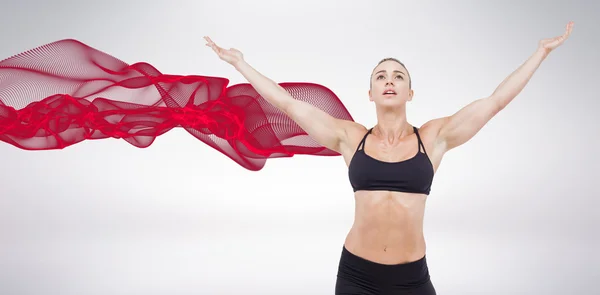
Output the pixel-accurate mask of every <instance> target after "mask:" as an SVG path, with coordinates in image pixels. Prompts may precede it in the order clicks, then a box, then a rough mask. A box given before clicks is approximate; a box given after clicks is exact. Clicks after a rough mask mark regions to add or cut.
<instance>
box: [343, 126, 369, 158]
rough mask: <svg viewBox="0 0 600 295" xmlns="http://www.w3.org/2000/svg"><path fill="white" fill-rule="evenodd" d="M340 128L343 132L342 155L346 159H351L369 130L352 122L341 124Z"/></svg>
mask: <svg viewBox="0 0 600 295" xmlns="http://www.w3.org/2000/svg"><path fill="white" fill-rule="evenodd" d="M340 127H341V130H342V136H341V138H340V153H341V154H342V155H344V157H351V156H352V155H353V154H354V151H355V150H356V148H357V147H358V144H359V143H360V141H361V140H362V139H363V137H364V136H365V134H367V132H368V131H369V129H368V128H367V127H365V126H364V125H362V124H360V123H357V122H355V121H350V120H343V121H342V122H340Z"/></svg>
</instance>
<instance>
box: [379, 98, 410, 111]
mask: <svg viewBox="0 0 600 295" xmlns="http://www.w3.org/2000/svg"><path fill="white" fill-rule="evenodd" d="M404 103H405V101H404V100H403V99H401V98H399V97H382V98H380V99H379V100H378V101H377V104H378V105H379V106H381V107H386V108H388V107H399V106H401V105H403V104H404Z"/></svg>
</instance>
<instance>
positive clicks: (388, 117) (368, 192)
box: [205, 22, 573, 295]
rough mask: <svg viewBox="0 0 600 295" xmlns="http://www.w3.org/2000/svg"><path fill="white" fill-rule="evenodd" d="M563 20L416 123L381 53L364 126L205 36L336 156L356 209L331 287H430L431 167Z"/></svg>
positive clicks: (487, 110) (481, 119)
mask: <svg viewBox="0 0 600 295" xmlns="http://www.w3.org/2000/svg"><path fill="white" fill-rule="evenodd" d="M572 27H573V23H572V22H569V24H568V25H567V28H566V31H565V33H564V34H563V35H562V36H559V37H556V38H550V39H543V40H541V41H540V42H539V46H538V48H537V50H536V51H535V52H534V54H533V55H532V56H531V57H530V58H529V59H528V60H527V61H526V62H525V63H524V64H522V65H521V66H520V67H519V68H518V69H517V70H516V71H515V72H513V73H512V74H511V75H510V76H509V77H508V78H506V79H505V80H504V81H503V82H502V83H501V84H500V85H499V86H498V88H497V89H496V90H495V91H494V92H493V93H492V94H491V95H490V96H489V97H486V98H481V99H478V100H476V101H474V102H472V103H470V104H469V105H467V106H466V107H464V108H462V109H461V110H459V111H458V112H456V113H455V114H453V115H452V116H449V117H444V118H437V119H433V120H430V121H428V122H426V123H425V124H423V125H422V126H420V127H418V128H417V127H415V126H413V125H411V124H410V123H409V122H408V120H407V118H406V104H407V102H409V101H411V100H412V98H413V90H412V89H411V80H410V75H409V73H408V70H407V69H406V67H404V65H403V64H402V63H401V62H399V61H398V60H396V59H392V58H387V59H384V60H382V61H381V62H380V63H379V64H378V65H377V66H376V67H375V69H374V70H373V73H372V75H371V89H370V90H369V100H370V101H372V102H373V103H374V104H375V106H376V115H377V124H376V125H375V126H374V127H373V128H369V129H367V128H366V127H364V126H363V125H361V124H359V123H356V122H353V121H347V120H340V119H335V118H333V117H332V116H330V115H328V114H326V113H325V112H323V111H321V110H320V109H318V108H316V107H314V106H313V105H311V104H308V103H306V102H302V101H299V100H295V99H294V98H292V96H290V94H289V93H287V92H286V91H285V90H284V89H283V88H282V87H280V86H279V85H278V84H277V83H275V82H274V81H272V80H270V79H268V78H267V77H265V76H263V75H262V74H260V73H259V72H258V71H256V70H255V69H254V68H252V67H251V66H250V65H249V64H248V63H247V62H246V61H245V60H244V59H243V55H242V53H241V52H240V51H239V50H236V49H229V50H225V49H223V48H221V47H219V46H217V45H216V44H215V43H214V42H213V41H212V40H211V39H210V38H208V37H205V39H206V41H207V44H206V45H207V46H209V47H211V48H212V49H213V50H214V51H215V52H216V53H217V55H218V56H219V58H221V59H222V60H224V61H226V62H228V63H229V64H231V65H233V66H234V67H235V68H236V69H237V70H238V71H239V72H240V73H241V74H242V75H243V76H244V77H245V78H246V79H247V80H248V82H249V83H250V84H251V85H252V86H253V87H254V88H255V89H256V91H257V92H258V93H259V94H260V95H261V96H262V97H263V98H265V99H266V100H268V101H269V102H270V103H271V104H273V105H274V106H275V107H277V108H279V109H280V110H281V111H282V112H284V113H285V114H287V115H288V116H289V117H290V118H291V119H292V120H294V121H295V122H296V123H297V124H298V125H300V126H301V127H302V128H303V129H304V130H305V131H306V133H307V134H308V135H309V136H311V137H312V138H313V139H314V140H316V141H317V142H318V143H319V144H321V145H323V146H325V147H327V148H329V149H331V150H334V151H336V152H338V153H340V154H341V155H342V156H343V158H344V160H345V162H346V165H347V166H348V174H349V177H350V182H351V184H352V187H353V189H354V191H355V202H356V211H355V221H354V224H353V226H352V228H351V230H350V232H349V233H348V235H347V237H346V240H345V242H344V245H343V247H342V254H341V259H340V263H339V269H338V275H337V282H336V287H335V294H339V295H341V294H348V295H349V294H420V295H433V294H436V291H435V288H434V286H433V284H432V282H431V280H430V277H429V271H428V268H427V262H426V255H425V254H426V250H425V249H426V245H425V240H424V236H423V217H424V211H425V203H426V200H427V196H428V194H429V189H430V186H431V183H432V180H433V177H434V175H435V171H436V170H437V169H438V167H439V165H440V163H441V161H442V158H443V156H444V154H445V153H446V152H448V151H449V150H451V149H453V148H456V147H458V146H460V145H462V144H464V143H465V142H467V141H468V140H469V139H471V138H472V137H473V136H474V135H475V134H476V133H477V132H478V131H479V130H480V129H481V128H482V127H483V126H484V125H485V124H486V123H487V122H488V121H490V119H492V118H493V117H494V116H495V115H496V114H497V113H498V112H500V111H501V110H502V109H503V108H505V107H506V106H507V105H508V104H509V103H510V102H511V101H512V100H513V99H514V98H515V97H516V96H517V94H519V93H520V92H521V90H522V89H523V88H524V87H525V85H526V84H527V82H528V81H529V79H530V78H531V76H532V75H533V73H534V72H535V71H536V70H537V68H538V67H539V66H540V64H541V63H542V61H543V60H544V59H545V58H546V57H547V56H548V54H549V53H550V52H551V51H552V50H554V49H555V48H557V47H558V46H559V45H561V44H562V43H563V42H564V41H565V40H566V39H567V38H568V37H569V35H570V33H571V30H572Z"/></svg>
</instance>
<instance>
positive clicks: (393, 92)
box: [383, 90, 396, 96]
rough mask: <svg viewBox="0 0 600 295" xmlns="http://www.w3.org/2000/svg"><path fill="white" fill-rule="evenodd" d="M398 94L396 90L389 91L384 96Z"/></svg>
mask: <svg viewBox="0 0 600 295" xmlns="http://www.w3.org/2000/svg"><path fill="white" fill-rule="evenodd" d="M394 95H396V92H395V91H394V90H387V91H385V92H384V93H383V96H394Z"/></svg>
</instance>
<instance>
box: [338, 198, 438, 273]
mask: <svg viewBox="0 0 600 295" xmlns="http://www.w3.org/2000/svg"><path fill="white" fill-rule="evenodd" d="M426 200H427V195H422V194H412V193H401V192H389V191H357V192H356V193H355V203H356V207H355V210H356V211H355V219H354V224H353V225H352V228H351V229H350V232H349V233H348V235H347V237H346V240H345V242H344V246H345V247H346V249H348V251H350V252H351V253H353V254H354V255H357V256H359V257H362V258H364V259H367V260H370V261H373V262H376V263H380V264H389V265H391V264H401V263H407V262H412V261H416V260H419V259H421V258H423V256H425V248H426V245H425V238H424V236H423V217H424V212H425V202H426Z"/></svg>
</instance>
